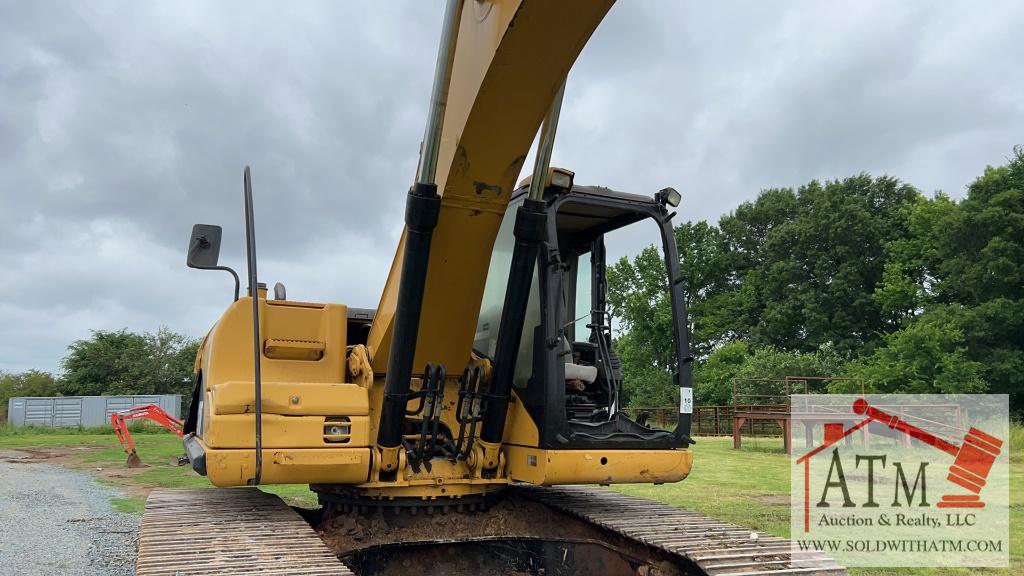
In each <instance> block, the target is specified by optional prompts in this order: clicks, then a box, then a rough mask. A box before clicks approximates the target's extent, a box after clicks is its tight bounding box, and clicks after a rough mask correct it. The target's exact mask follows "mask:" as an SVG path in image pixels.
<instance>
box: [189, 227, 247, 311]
mask: <svg viewBox="0 0 1024 576" xmlns="http://www.w3.org/2000/svg"><path fill="white" fill-rule="evenodd" d="M201 247H202V242H201V241H200V240H198V239H197V240H196V241H195V242H193V243H192V246H191V248H189V255H191V254H192V252H195V251H196V250H197V249H199V248H201ZM188 267H189V268H195V269H196V270H223V271H225V272H227V273H229V274H231V277H232V278H234V279H235V299H234V302H238V293H239V290H240V289H241V282H240V281H239V280H238V273H237V272H235V271H234V270H232V269H231V268H228V267H227V266H195V265H193V264H188Z"/></svg>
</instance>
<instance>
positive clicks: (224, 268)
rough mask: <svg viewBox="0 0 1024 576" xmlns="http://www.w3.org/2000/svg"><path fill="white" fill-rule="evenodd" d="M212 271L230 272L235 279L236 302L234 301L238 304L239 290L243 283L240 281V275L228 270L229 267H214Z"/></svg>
mask: <svg viewBox="0 0 1024 576" xmlns="http://www.w3.org/2000/svg"><path fill="white" fill-rule="evenodd" d="M210 270H223V271H225V272H228V273H229V274H231V277H232V278H234V279H235V300H234V301H235V302H238V290H239V288H241V283H240V282H239V281H238V273H237V272H235V271H234V270H232V269H231V268H228V267H227V266H214V267H213V268H210Z"/></svg>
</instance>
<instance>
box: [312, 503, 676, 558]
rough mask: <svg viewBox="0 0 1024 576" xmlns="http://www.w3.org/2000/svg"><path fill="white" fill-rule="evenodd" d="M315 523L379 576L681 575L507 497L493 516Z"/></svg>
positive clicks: (567, 519) (338, 517)
mask: <svg viewBox="0 0 1024 576" xmlns="http://www.w3.org/2000/svg"><path fill="white" fill-rule="evenodd" d="M314 525H315V526H316V528H317V532H318V533H319V535H320V537H321V539H322V540H323V541H324V542H325V543H326V544H327V546H328V548H330V549H331V550H332V551H334V552H335V553H336V554H338V555H339V556H340V557H342V558H343V559H345V561H346V563H347V564H350V565H353V566H355V567H358V568H359V569H360V570H361V572H362V573H366V574H374V575H379V576H390V575H400V574H407V573H412V572H415V573H417V574H422V575H424V576H429V575H432V574H445V575H448V576H475V575H484V576H490V575H495V576H496V575H499V574H500V575H512V576H518V575H520V574H522V575H527V574H545V575H551V576H554V575H557V574H563V573H565V574H591V573H592V574H606V575H609V576H614V575H617V574H626V575H630V576H633V575H636V574H638V573H646V574H650V575H651V576H661V575H664V576H668V575H673V574H680V573H681V572H680V570H678V569H677V568H676V567H675V566H673V565H672V564H671V563H670V562H668V561H667V559H666V557H665V556H663V555H662V554H661V553H660V552H658V551H656V550H652V549H648V548H646V547H644V546H642V545H639V544H637V543H636V542H632V541H629V540H626V539H624V538H622V537H620V536H618V535H617V534H614V533H611V532H607V531H605V530H602V529H600V528H598V527H595V526H592V525H589V524H586V523H584V522H581V521H579V520H577V519H576V518H573V517H571V516H568V515H566V514H562V513H560V512H557V511H555V510H552V509H551V508H548V507H547V506H545V505H543V504H541V503H539V502H534V501H531V500H526V499H523V498H518V497H504V498H501V499H499V500H497V501H496V502H495V503H494V504H493V505H492V506H490V507H489V508H488V510H487V511H486V512H454V511H452V512H448V513H444V514H443V513H441V512H440V511H435V512H434V513H432V514H429V515H428V514H426V512H425V510H421V511H419V512H418V513H417V514H411V513H410V512H409V511H408V510H402V511H400V512H398V513H396V512H395V511H394V510H383V511H374V512H369V513H364V514H356V513H352V512H348V513H340V512H334V511H333V510H332V509H328V510H327V511H325V513H324V515H323V517H321V518H320V521H319V523H316V520H315V519H314ZM438 542H441V543H449V544H448V545H442V546H437V545H436V543H438ZM457 542H468V543H466V544H457ZM417 543H424V544H430V546H429V547H428V546H422V547H421V546H417ZM393 544H400V546H397V547H395V546H390V545H393ZM641 565H643V567H644V568H643V570H638V567H639V566H641ZM644 570H646V572H644Z"/></svg>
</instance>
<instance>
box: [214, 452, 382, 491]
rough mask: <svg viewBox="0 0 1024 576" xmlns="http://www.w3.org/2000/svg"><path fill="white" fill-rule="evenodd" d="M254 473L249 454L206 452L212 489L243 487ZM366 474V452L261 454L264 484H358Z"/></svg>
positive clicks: (254, 459)
mask: <svg viewBox="0 0 1024 576" xmlns="http://www.w3.org/2000/svg"><path fill="white" fill-rule="evenodd" d="M255 469H256V454H255V453H254V452H253V451H252V450H215V449H214V450H211V449H207V451H206V473H207V476H208V477H209V479H210V482H212V483H213V484H214V485H216V486H244V485H245V483H246V481H247V480H248V479H249V478H252V477H253V474H254V473H255ZM369 471H370V449H369V448H333V449H329V450H324V449H311V450H309V449H307V450H304V449H286V450H281V449H264V450H263V478H262V480H263V483H264V484H307V483H316V484H359V483H361V482H365V481H366V478H367V477H368V475H369Z"/></svg>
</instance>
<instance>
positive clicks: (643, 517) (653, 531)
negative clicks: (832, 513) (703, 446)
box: [515, 485, 847, 576]
mask: <svg viewBox="0 0 1024 576" xmlns="http://www.w3.org/2000/svg"><path fill="white" fill-rule="evenodd" d="M515 489H516V490H518V491H519V492H520V494H522V495H523V496H524V497H527V498H531V499H533V500H537V501H539V502H542V503H544V504H547V505H548V506H550V507H552V508H555V509H556V510H561V511H562V512H566V513H568V514H571V515H573V516H576V517H577V518H580V519H581V520H584V521H586V522H590V523H592V524H595V525H597V526H600V527H602V528H604V529H606V530H611V531H612V532H616V533H618V534H621V535H622V536H625V537H627V538H630V539H632V540H636V541H638V542H642V543H644V544H647V545H648V546H653V547H655V548H659V549H661V550H663V551H665V552H668V553H670V554H674V555H677V556H680V557H682V558H685V559H686V560H688V561H689V562H692V563H693V564H696V565H697V566H698V567H699V568H700V569H701V570H702V571H703V572H704V573H705V574H708V575H709V576H738V575H742V576H753V575H756V574H770V575H783V574H827V575H830V576H832V575H835V576H838V575H845V574H847V571H846V569H845V568H843V567H842V566H840V565H839V564H837V563H836V562H835V560H832V559H831V558H829V557H828V556H826V555H825V554H822V553H821V552H803V553H794V552H793V551H792V548H791V542H790V541H789V540H786V539H784V538H778V537H775V536H769V535H768V534H764V533H761V532H752V531H751V530H750V529H749V528H743V527H741V526H738V525H735V524H729V523H726V522H722V521H721V520H716V519H714V518H710V517H707V516H703V515H700V514H697V513H695V512H689V511H687V510H681V509H679V508H673V507H672V506H668V505H666V504H662V503H660V502H655V501H653V500H647V499H645V498H637V497H635V496H627V495H626V494H620V493H618V492H613V491H611V490H602V489H598V488H594V487H589V486H558V487H533V486H526V485H516V487H515ZM753 535H756V536H753Z"/></svg>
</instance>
